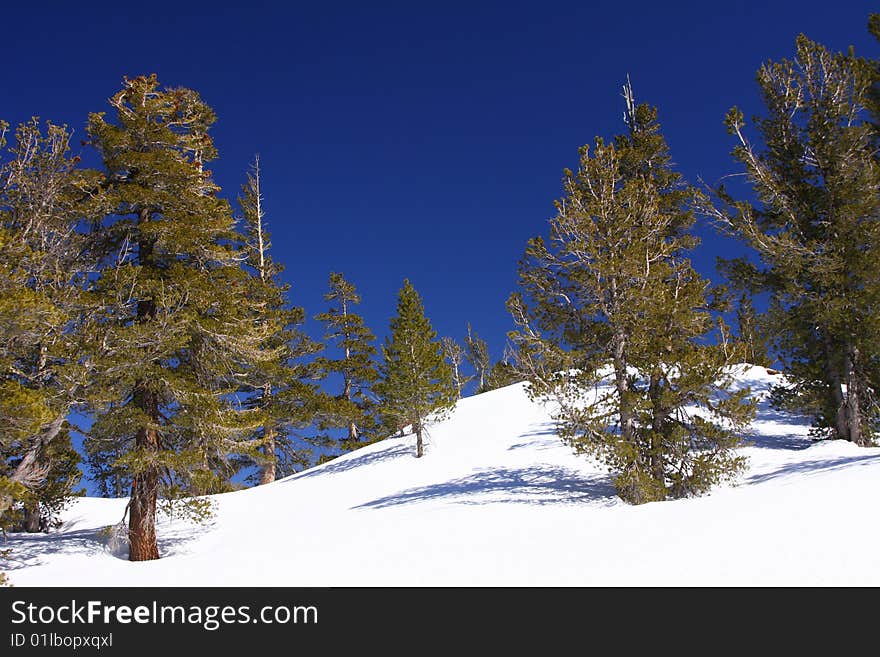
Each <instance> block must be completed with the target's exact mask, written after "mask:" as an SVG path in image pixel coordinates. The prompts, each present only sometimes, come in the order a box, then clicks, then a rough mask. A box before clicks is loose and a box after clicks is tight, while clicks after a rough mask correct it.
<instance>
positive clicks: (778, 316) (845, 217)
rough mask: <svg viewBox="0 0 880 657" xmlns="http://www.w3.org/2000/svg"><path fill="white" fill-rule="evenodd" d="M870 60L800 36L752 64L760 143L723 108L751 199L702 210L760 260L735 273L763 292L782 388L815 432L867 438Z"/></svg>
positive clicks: (873, 202)
mask: <svg viewBox="0 0 880 657" xmlns="http://www.w3.org/2000/svg"><path fill="white" fill-rule="evenodd" d="M878 79H880V77H878V70H877V65H876V64H875V63H873V62H870V61H868V60H865V59H863V58H860V57H856V56H855V54H854V52H853V51H852V50H850V51H849V52H848V53H846V54H844V53H833V52H830V51H829V50H827V49H826V48H825V47H824V46H822V45H820V44H818V43H815V42H813V41H810V40H809V39H808V38H807V37H805V36H803V35H801V36H799V37H798V38H797V41H796V54H795V57H794V59H793V60H788V59H783V60H781V61H779V62H768V63H766V64H764V65H763V66H762V67H761V68H760V70H759V72H758V84H759V86H760V89H761V92H762V95H763V100H764V104H765V105H766V109H767V113H766V116H765V117H763V118H760V119H758V120H757V122H756V128H757V131H758V133H759V135H760V142H761V143H760V144H757V143H753V142H752V140H751V139H750V138H749V137H747V135H746V123H745V120H744V118H743V115H742V113H741V112H740V111H739V110H738V109H736V108H733V109H732V110H731V111H730V112H729V114H728V116H727V119H726V125H727V127H728V130H729V132H730V133H731V134H732V135H734V136H735V138H736V140H737V146H736V148H735V150H734V157H735V158H736V159H737V160H738V161H739V162H741V163H742V165H743V166H744V167H745V170H746V172H747V174H748V176H749V178H750V180H751V182H752V184H753V186H754V189H755V192H756V195H757V198H758V202H759V203H758V206H757V207H753V206H752V205H751V204H749V203H746V202H736V201H734V200H733V199H732V198H731V197H730V196H729V195H728V194H727V193H726V192H725V190H723V189H721V190H719V195H720V197H721V198H722V199H723V200H725V201H727V202H728V203H729V210H713V209H712V208H709V211H710V212H712V213H713V214H714V216H715V217H716V218H717V219H719V220H720V221H721V222H723V223H724V224H725V225H726V226H727V227H728V228H729V230H730V231H731V232H732V233H734V234H736V235H738V236H740V237H741V238H743V239H744V240H746V241H747V242H748V243H749V244H750V245H751V246H752V248H754V249H755V250H756V251H757V253H758V254H759V255H760V258H761V263H762V264H761V266H759V267H754V266H751V267H750V266H747V265H746V264H744V263H740V266H739V274H740V277H741V278H743V279H747V280H749V281H750V283H751V284H752V285H753V286H754V287H756V288H758V289H760V290H763V291H765V292H768V293H770V296H771V304H770V308H769V320H768V322H767V323H768V326H769V327H771V329H772V332H773V336H772V337H773V339H774V343H775V347H776V352H777V353H778V356H779V358H780V360H781V361H782V363H783V366H784V368H785V370H786V373H787V375H788V378H789V380H790V381H791V388H790V389H788V390H787V391H777V392H779V393H784V394H778V395H777V398H782V397H787V399H788V401H789V404H790V406H794V407H796V408H798V409H799V410H802V411H805V412H808V413H810V414H812V416H813V418H814V426H815V429H816V432H817V433H818V434H819V435H820V436H823V437H835V438H841V439H844V440H849V441H852V442H854V443H856V444H858V445H869V444H871V443H872V441H873V440H875V439H876V437H877V435H878V430H880V405H878V399H877V396H876V390H877V384H878V383H880V380H878V379H876V378H875V374H876V369H877V366H876V364H877V362H878V360H880V222H878V221H877V217H878V216H880V195H878V194H877V189H878V186H880V163H878V159H877V155H876V153H877V148H876V146H877V144H878V133H877V130H876V128H875V126H874V125H873V124H872V122H871V116H870V115H869V110H870V109H871V108H872V107H875V106H876V97H875V96H874V94H873V91H872V89H873V88H874V87H875V85H876V83H877V81H878Z"/></svg>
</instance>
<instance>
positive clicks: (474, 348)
mask: <svg viewBox="0 0 880 657" xmlns="http://www.w3.org/2000/svg"><path fill="white" fill-rule="evenodd" d="M464 348H465V355H466V357H467V361H468V363H470V366H471V367H472V368H473V369H474V372H475V373H476V379H477V394H479V393H481V392H485V391H486V390H487V388H486V384H487V381H488V378H489V371H490V370H491V368H492V359H491V357H490V356H489V345H488V344H487V343H486V341H485V340H483V339H482V338H481V337H480V336H479V335H477V333H476V332H474V331H473V329H471V325H470V323H468V325H467V335H466V336H465V338H464Z"/></svg>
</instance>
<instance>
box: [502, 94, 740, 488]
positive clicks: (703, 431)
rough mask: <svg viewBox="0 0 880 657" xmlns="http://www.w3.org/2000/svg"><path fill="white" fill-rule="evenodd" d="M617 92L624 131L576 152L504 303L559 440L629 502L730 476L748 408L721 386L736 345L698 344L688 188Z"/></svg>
mask: <svg viewBox="0 0 880 657" xmlns="http://www.w3.org/2000/svg"><path fill="white" fill-rule="evenodd" d="M624 92H625V93H624V96H625V98H626V100H627V108H626V114H625V117H626V122H627V127H628V128H629V130H628V132H627V133H626V134H623V135H620V136H618V137H616V138H615V139H614V141H613V142H612V143H605V142H604V141H603V140H602V139H601V138H596V140H595V143H594V145H593V147H592V148H591V147H590V146H589V145H587V146H584V147H582V148H581V149H580V166H579V168H578V170H577V171H576V172H573V171H570V170H566V171H565V174H564V188H565V196H564V197H563V198H562V199H561V200H559V201H557V202H556V209H557V214H556V216H555V217H554V218H553V219H551V221H550V241H549V242H545V241H544V240H543V239H542V238H535V239H533V240H531V241H530V242H529V245H528V247H527V250H526V255H525V257H524V258H523V260H522V261H521V263H520V282H521V287H522V292H521V293H517V294H514V295H513V296H512V297H511V298H510V300H509V301H508V308H509V309H510V311H511V313H512V315H513V317H514V321H515V323H516V324H517V326H518V330H516V331H514V332H512V333H511V334H510V338H511V340H512V341H513V343H514V345H515V346H516V347H517V349H518V356H517V360H518V363H519V365H520V367H522V368H523V370H524V374H526V375H527V376H528V378H529V380H530V384H531V385H530V390H531V392H532V394H533V395H535V396H536V397H538V398H542V399H548V398H552V399H553V400H555V401H556V402H557V407H558V409H559V410H558V412H557V414H556V418H557V422H558V429H559V432H560V435H561V437H562V438H563V440H564V441H565V442H566V443H567V444H569V445H572V446H573V447H574V448H575V450H576V451H578V452H585V453H588V454H592V455H596V456H598V457H599V458H601V459H602V461H603V462H604V463H605V464H606V465H607V466H608V467H609V468H610V469H611V470H612V471H613V472H614V474H615V477H614V483H615V486H616V488H617V491H618V494H619V495H620V497H621V498H622V499H624V500H626V501H628V502H631V503H635V504H638V503H643V502H649V501H653V500H662V499H666V498H674V497H684V496H688V495H695V494H700V493H703V492H705V491H707V490H708V489H709V488H710V487H711V486H713V485H714V484H716V483H718V482H719V481H722V480H725V479H727V478H729V477H732V476H734V475H735V474H736V473H737V472H738V471H740V469H741V468H742V467H743V458H742V457H740V456H737V455H736V453H735V451H734V447H735V446H736V445H737V444H738V441H739V436H738V431H740V430H741V429H742V428H743V427H744V425H745V424H746V423H747V422H748V420H749V418H750V417H751V414H752V412H753V407H752V406H751V405H750V404H749V403H747V402H746V395H747V394H748V391H747V390H742V391H738V392H732V391H730V389H729V388H728V385H727V384H729V382H730V381H731V370H730V366H731V365H732V364H733V362H735V358H736V356H737V354H735V353H733V352H735V350H731V349H725V348H724V345H713V344H709V343H708V341H707V340H706V339H705V338H706V337H707V335H708V334H709V333H710V331H712V329H713V319H712V316H711V314H710V312H709V310H710V307H709V302H708V300H707V295H706V292H707V282H706V281H705V280H703V279H702V278H700V277H699V276H698V275H697V273H696V272H695V271H694V270H693V268H692V266H691V264H690V261H689V260H688V259H687V257H686V253H687V251H688V250H689V249H691V248H693V247H694V246H695V245H696V242H697V240H696V238H695V237H694V236H693V235H691V234H690V233H689V229H690V227H691V225H692V223H693V214H692V212H691V211H690V210H689V208H688V200H689V198H691V197H692V196H693V194H694V191H693V190H692V189H690V188H689V187H688V186H686V185H685V184H684V183H683V182H682V181H681V177H680V175H679V174H678V173H676V172H675V171H673V170H672V168H671V162H670V156H669V152H668V147H667V145H666V142H665V140H664V138H663V136H662V134H661V132H660V127H659V124H658V123H657V113H656V110H655V109H654V108H652V107H650V106H648V105H636V104H635V102H634V101H633V96H632V90H631V88H630V87H629V85H628V84H627V86H625V87H624ZM719 321H720V320H719ZM694 408H698V409H700V410H699V412H694V410H693V409H694Z"/></svg>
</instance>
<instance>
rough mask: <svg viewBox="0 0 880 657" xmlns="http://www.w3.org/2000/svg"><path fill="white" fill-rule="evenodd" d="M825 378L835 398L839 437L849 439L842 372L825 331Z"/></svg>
mask: <svg viewBox="0 0 880 657" xmlns="http://www.w3.org/2000/svg"><path fill="white" fill-rule="evenodd" d="M824 341H825V378H826V379H827V381H828V383H829V384H830V386H831V398H832V399H833V400H834V408H835V417H834V426H835V431H836V432H837V437H838V438H840V439H842V440H849V439H850V436H849V427H848V422H847V418H846V399H844V397H843V390H842V385H841V384H842V383H843V381H842V380H841V378H840V372H839V371H838V369H837V365H835V363H834V346H833V345H832V344H831V339H830V338H829V337H828V334H827V332H825V338H824Z"/></svg>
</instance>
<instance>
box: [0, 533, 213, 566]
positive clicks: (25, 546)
mask: <svg viewBox="0 0 880 657" xmlns="http://www.w3.org/2000/svg"><path fill="white" fill-rule="evenodd" d="M102 529H103V527H91V528H88V529H78V530H75V531H61V532H55V531H53V532H49V533H48V534H43V533H39V534H27V533H14V534H7V540H6V541H5V542H4V541H2V540H0V549H10V550H11V551H10V554H9V556H8V557H7V558H6V559H3V560H2V566H0V570H5V571H14V570H18V569H20V568H25V567H31V566H38V565H40V564H41V563H42V562H43V561H44V560H45V559H46V558H47V557H51V556H53V555H56V554H88V555H92V556H99V555H103V554H106V555H108V556H113V557H115V558H117V559H120V560H123V561H127V560H128V550H127V549H126V550H125V551H124V554H114V553H113V552H111V551H110V550H109V548H108V547H107V540H108V539H107V538H106V537H105V536H104V535H103V533H102ZM208 529H209V527H208V526H205V525H196V524H191V525H187V526H186V527H177V528H170V527H162V526H161V525H160V526H159V527H158V529H157V534H158V536H157V543H158V545H159V555H160V556H161V557H163V558H164V557H169V556H173V555H174V554H176V553H178V552H179V550H180V548H181V547H184V546H185V545H186V544H187V543H189V542H190V541H192V540H193V539H194V538H196V537H197V536H199V535H200V534H202V533H204V532H205V531H207V530H208Z"/></svg>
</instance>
